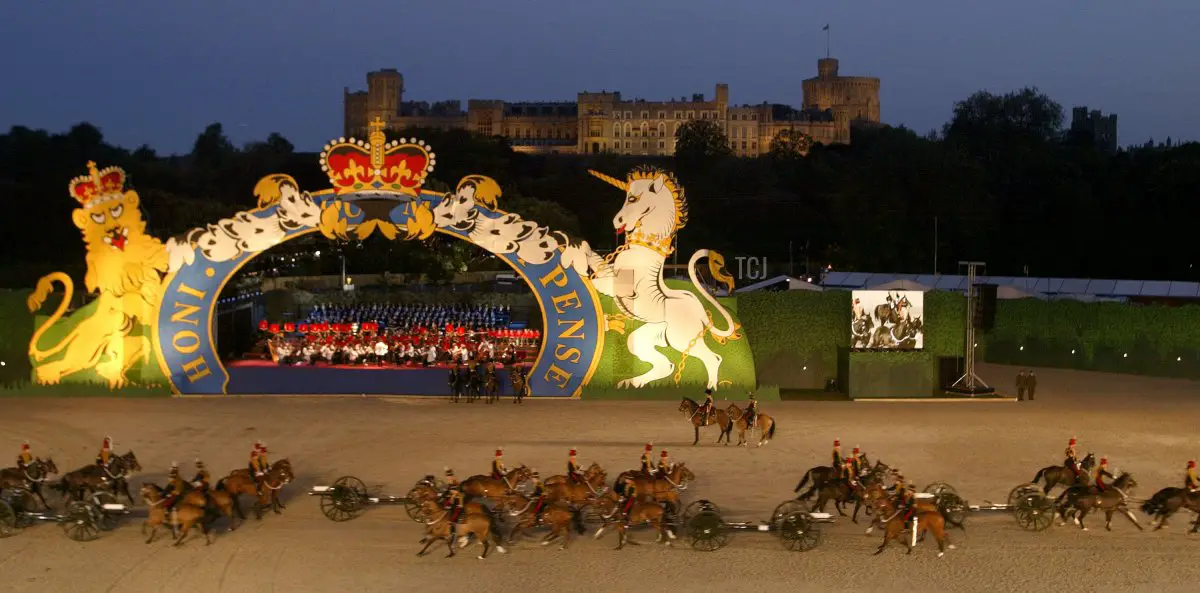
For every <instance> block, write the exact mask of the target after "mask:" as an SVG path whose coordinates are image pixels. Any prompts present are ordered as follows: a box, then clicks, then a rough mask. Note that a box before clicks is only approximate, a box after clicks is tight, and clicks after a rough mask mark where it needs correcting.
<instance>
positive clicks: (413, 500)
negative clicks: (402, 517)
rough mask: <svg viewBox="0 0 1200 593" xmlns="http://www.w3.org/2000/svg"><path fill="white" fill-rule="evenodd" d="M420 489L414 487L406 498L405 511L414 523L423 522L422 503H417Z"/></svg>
mask: <svg viewBox="0 0 1200 593" xmlns="http://www.w3.org/2000/svg"><path fill="white" fill-rule="evenodd" d="M418 488H419V486H413V489H412V490H409V491H408V496H406V497H405V498H404V511H405V512H407V513H408V518H409V519H412V520H413V521H421V503H420V502H417V501H418V497H417V489H418Z"/></svg>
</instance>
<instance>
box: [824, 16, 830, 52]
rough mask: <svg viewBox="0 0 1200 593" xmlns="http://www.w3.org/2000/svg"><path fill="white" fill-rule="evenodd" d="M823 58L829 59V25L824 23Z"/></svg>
mask: <svg viewBox="0 0 1200 593" xmlns="http://www.w3.org/2000/svg"><path fill="white" fill-rule="evenodd" d="M824 28H825V57H826V58H828V57H829V23H825V27H824Z"/></svg>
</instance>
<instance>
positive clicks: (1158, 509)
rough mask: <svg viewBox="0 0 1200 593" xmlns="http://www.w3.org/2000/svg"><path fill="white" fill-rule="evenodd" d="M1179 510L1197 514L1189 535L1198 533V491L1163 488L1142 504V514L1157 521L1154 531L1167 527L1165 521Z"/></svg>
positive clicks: (1199, 523) (1199, 517) (1199, 525)
mask: <svg viewBox="0 0 1200 593" xmlns="http://www.w3.org/2000/svg"><path fill="white" fill-rule="evenodd" d="M1179 509H1187V510H1189V511H1191V512H1193V513H1196V514H1197V517H1196V521H1195V522H1194V523H1192V529H1191V531H1189V533H1200V491H1197V492H1192V491H1190V490H1188V489H1187V488H1173V487H1172V488H1163V489H1162V490H1159V491H1158V492H1155V493H1154V496H1151V497H1150V500H1147V501H1146V502H1144V503H1142V512H1143V513H1146V514H1147V515H1150V516H1151V517H1154V518H1155V519H1156V520H1157V523H1158V524H1157V525H1155V527H1154V531H1158V530H1159V529H1162V528H1163V527H1166V526H1167V519H1170V518H1171V515H1174V514H1175V512H1176V511H1178V510H1179Z"/></svg>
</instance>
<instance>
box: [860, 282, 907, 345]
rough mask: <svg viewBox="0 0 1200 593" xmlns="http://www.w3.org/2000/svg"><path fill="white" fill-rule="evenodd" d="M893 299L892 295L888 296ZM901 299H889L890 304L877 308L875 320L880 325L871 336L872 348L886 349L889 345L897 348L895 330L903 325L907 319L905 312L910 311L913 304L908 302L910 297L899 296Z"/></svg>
mask: <svg viewBox="0 0 1200 593" xmlns="http://www.w3.org/2000/svg"><path fill="white" fill-rule="evenodd" d="M888 296H889V297H891V294H890V293H889V294H888ZM898 296H899V298H896V299H894V300H893V299H889V300H890V301H891V302H890V303H880V304H879V305H876V306H875V319H876V320H878V321H879V323H878V324H877V325H876V327H875V332H874V333H873V334H872V335H871V342H870V344H869V346H870V347H871V348H886V347H888V346H889V345H891V346H895V341H896V336H895V335H894V333H893V329H894V328H895V327H896V326H898V325H900V324H901V323H902V320H903V319H904V317H905V311H907V310H908V308H909V306H910V305H911V303H909V301H908V296H906V295H898ZM888 338H891V339H892V341H893V343H892V344H889V341H888Z"/></svg>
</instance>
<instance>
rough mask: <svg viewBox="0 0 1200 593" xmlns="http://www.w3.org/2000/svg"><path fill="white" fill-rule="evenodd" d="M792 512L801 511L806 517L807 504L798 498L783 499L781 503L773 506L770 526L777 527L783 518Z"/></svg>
mask: <svg viewBox="0 0 1200 593" xmlns="http://www.w3.org/2000/svg"><path fill="white" fill-rule="evenodd" d="M794 512H802V513H804V514H805V515H804V516H805V517H808V505H807V504H805V503H803V502H801V501H799V500H785V501H783V503H781V504H780V505H779V506H777V507H775V512H773V513H771V527H772V528H774V529H779V528H780V525H781V524H782V523H783V520H784V519H785V518H787V516H788V515H790V514H792V513H794ZM810 519H811V517H810Z"/></svg>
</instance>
